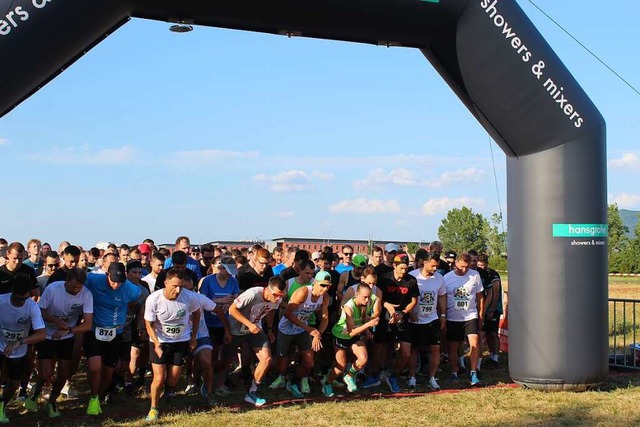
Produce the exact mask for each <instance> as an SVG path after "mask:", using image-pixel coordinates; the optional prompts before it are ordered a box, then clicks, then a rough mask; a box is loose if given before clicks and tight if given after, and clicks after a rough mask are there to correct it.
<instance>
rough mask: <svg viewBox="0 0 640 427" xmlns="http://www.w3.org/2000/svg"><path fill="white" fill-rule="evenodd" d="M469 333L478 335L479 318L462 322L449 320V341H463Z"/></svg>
mask: <svg viewBox="0 0 640 427" xmlns="http://www.w3.org/2000/svg"><path fill="white" fill-rule="evenodd" d="M468 335H478V319H471V320H467V321H462V322H454V321H451V320H447V341H449V342H462V341H464V340H465V338H466V337H467V336H468Z"/></svg>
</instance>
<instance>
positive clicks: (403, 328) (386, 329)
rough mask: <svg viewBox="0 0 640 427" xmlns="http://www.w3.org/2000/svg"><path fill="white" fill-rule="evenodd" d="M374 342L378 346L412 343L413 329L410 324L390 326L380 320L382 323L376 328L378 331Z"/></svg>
mask: <svg viewBox="0 0 640 427" xmlns="http://www.w3.org/2000/svg"><path fill="white" fill-rule="evenodd" d="M373 341H374V342H375V343H378V344H384V343H393V342H396V341H400V342H409V343H410V342H411V328H410V324H409V323H408V322H406V321H403V322H402V323H399V324H394V325H390V324H389V323H388V322H386V321H385V322H383V321H382V319H380V323H378V326H376V330H375V332H374V333H373Z"/></svg>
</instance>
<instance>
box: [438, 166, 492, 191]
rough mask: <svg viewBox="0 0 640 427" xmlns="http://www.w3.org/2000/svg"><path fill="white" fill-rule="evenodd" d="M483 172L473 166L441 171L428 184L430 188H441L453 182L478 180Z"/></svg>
mask: <svg viewBox="0 0 640 427" xmlns="http://www.w3.org/2000/svg"><path fill="white" fill-rule="evenodd" d="M484 174H485V172H484V171H483V170H482V169H478V168H475V167H471V168H466V169H459V170H457V171H449V172H445V173H443V174H442V175H440V177H439V178H438V179H436V180H434V181H432V182H431V185H430V186H431V187H432V188H442V187H446V186H451V185H454V184H463V183H469V182H478V181H480V179H481V178H482V177H483V176H484Z"/></svg>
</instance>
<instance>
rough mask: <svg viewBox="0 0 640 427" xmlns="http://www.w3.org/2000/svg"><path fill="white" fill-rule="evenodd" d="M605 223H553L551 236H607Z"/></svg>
mask: <svg viewBox="0 0 640 427" xmlns="http://www.w3.org/2000/svg"><path fill="white" fill-rule="evenodd" d="M608 235H609V226H608V225H607V224H553V237H607V236H608Z"/></svg>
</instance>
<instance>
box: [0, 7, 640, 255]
mask: <svg viewBox="0 0 640 427" xmlns="http://www.w3.org/2000/svg"><path fill="white" fill-rule="evenodd" d="M535 2H536V4H538V5H539V6H540V7H541V8H543V9H544V10H546V11H547V12H548V13H549V14H550V15H551V16H552V17H554V18H555V19H556V20H557V21H559V22H560V23H561V24H562V25H563V26H564V27H565V28H566V29H568V30H569V31H570V32H571V33H572V34H574V35H575V36H576V37H577V38H578V39H580V40H581V41H582V42H583V43H584V44H585V45H587V46H588V47H589V48H590V49H591V50H592V51H594V52H596V53H597V54H598V55H599V56H600V57H601V58H602V59H603V60H604V61H605V62H607V63H608V64H609V65H610V66H611V67H612V68H614V69H615V70H616V71H617V72H619V73H620V74H621V75H623V76H625V77H626V78H627V79H628V80H629V81H630V82H631V83H632V84H634V85H635V86H636V87H638V86H640V79H639V78H638V62H639V59H638V58H639V56H640V55H639V52H638V51H639V48H638V41H639V40H640V28H639V26H638V25H637V22H636V21H637V17H638V16H640V2H638V1H635V0H634V1H632V0H623V1H618V2H615V3H609V2H606V3H605V2H602V1H595V0H563V1H557V0H535ZM518 3H519V4H520V5H521V6H522V8H523V9H524V10H525V12H526V13H527V15H528V16H529V17H530V19H531V20H532V21H533V22H534V24H535V25H536V26H537V27H538V29H539V30H540V31H541V33H542V34H543V36H544V37H545V38H546V39H547V41H548V42H549V44H550V45H551V46H552V47H553V49H554V50H555V51H556V52H557V53H558V55H559V56H560V58H561V59H562V60H563V61H564V62H565V64H566V65H567V67H568V68H569V70H570V71H571V72H572V73H573V74H574V76H575V77H576V79H577V80H578V82H579V83H580V84H581V85H582V87H583V88H584V89H585V91H586V92H587V94H589V96H590V97H591V98H592V100H593V101H594V102H595V104H596V106H597V107H598V108H599V109H600V111H601V112H602V114H603V115H604V117H605V119H606V120H607V126H608V150H607V153H608V162H609V177H608V185H609V189H608V193H609V201H610V202H614V201H615V202H617V203H618V204H619V206H620V207H622V208H629V209H639V208H640V187H638V185H637V181H638V178H640V145H639V144H638V137H637V135H638V134H639V133H640V120H639V117H638V111H640V96H639V95H638V94H636V93H634V92H633V91H632V90H631V89H630V88H628V87H627V86H625V85H624V83H622V82H621V81H620V80H618V79H617V78H616V77H615V76H613V74H611V73H610V72H609V71H607V70H606V69H605V68H604V67H603V66H602V65H601V64H599V63H598V62H597V61H596V60H595V59H593V58H592V57H591V56H590V55H589V54H588V53H587V52H585V51H584V50H583V49H582V48H581V47H579V46H578V45H577V44H576V43H575V42H574V41H572V40H571V39H570V38H569V37H568V36H566V35H565V34H564V33H562V31H561V30H560V29H558V28H557V27H556V26H554V25H553V24H552V23H551V22H550V21H549V20H548V19H547V18H545V17H544V16H543V15H542V14H540V12H538V11H537V10H536V9H535V8H534V7H533V6H531V4H530V3H529V1H528V0H518ZM614 4H615V7H614V6H613V5H614ZM168 28H169V24H167V23H162V22H153V21H143V20H132V21H131V22H129V23H128V24H126V25H125V26H124V27H123V28H121V29H120V30H119V31H117V32H116V33H115V34H113V35H111V36H110V37H109V38H108V39H107V40H105V41H104V42H102V43H101V44H100V45H98V46H97V47H96V48H94V49H93V50H92V51H90V52H89V53H88V54H87V55H85V56H84V57H83V58H82V59H81V60H80V61H78V62H77V63H76V64H74V65H73V66H72V67H71V68H70V69H69V70H67V71H65V72H64V73H63V74H62V75H61V76H59V77H58V78H57V79H55V80H53V81H52V82H51V83H49V84H48V85H47V86H46V87H45V88H43V89H42V90H40V91H39V92H38V93H36V94H35V95H34V96H32V97H31V98H29V99H28V100H27V101H26V102H24V103H23V104H21V105H20V106H19V107H18V108H16V109H15V110H13V111H12V112H11V113H9V114H8V115H7V116H5V117H4V118H2V119H0V159H2V164H3V168H4V177H5V185H4V186H3V190H2V199H3V209H2V215H1V217H0V218H1V219H0V236H3V237H5V238H7V239H8V240H20V241H27V240H28V239H29V238H31V237H39V238H41V239H43V240H46V241H49V242H51V243H52V244H54V245H57V243H58V242H59V241H60V240H63V239H66V240H70V241H72V242H74V243H78V244H82V245H85V246H89V245H93V244H95V243H96V242H97V241H105V240H108V241H115V242H123V241H126V242H136V241H141V240H142V239H144V238H145V237H152V238H154V239H155V241H156V242H168V241H172V240H174V239H175V237H176V236H178V235H181V234H186V235H189V236H191V238H192V240H193V241H198V242H200V241H208V240H217V239H225V240H226V239H233V240H239V239H255V238H260V239H266V240H268V239H271V238H275V237H282V236H304V237H316V238H326V239H336V238H358V239H366V238H373V239H377V240H386V241H393V240H431V239H435V238H437V228H438V225H439V224H440V221H441V219H442V218H443V217H444V215H445V214H446V212H447V210H448V209H451V208H453V207H460V206H462V205H466V206H470V207H472V208H473V209H474V210H475V211H479V212H481V213H483V214H485V215H487V216H490V215H491V213H493V212H498V210H499V203H498V196H497V194H496V185H495V183H494V171H493V166H492V160H491V148H493V157H494V161H495V168H496V169H495V171H496V174H497V177H498V186H497V192H498V193H499V195H500V200H501V203H502V210H503V211H505V212H506V182H505V156H504V154H503V153H502V152H501V151H500V149H499V148H498V147H497V145H495V144H494V143H493V142H492V141H491V140H490V138H489V136H488V135H487V134H486V132H485V131H484V129H482V128H481V126H480V125H479V124H478V123H477V122H476V121H475V120H474V119H473V118H472V116H471V114H470V113H469V112H468V111H467V110H466V108H465V107H464V106H463V105H462V103H461V102H460V101H459V100H458V99H457V97H456V96H455V95H454V94H453V92H452V91H451V90H450V89H449V87H448V86H446V84H445V83H444V82H443V81H442V79H441V78H440V77H439V76H438V75H437V73H436V72H435V71H434V70H433V69H432V68H431V66H430V64H429V63H428V62H427V61H426V59H425V58H424V57H423V56H422V54H421V53H420V52H419V51H417V50H414V49H404V48H385V47H376V46H368V45H359V44H354V43H345V42H336V41H323V40H314V39H303V38H290V39H289V38H286V37H283V36H273V35H266V34H258V33H250V32H241V31H232V30H223V29H216V28H206V27H196V28H195V30H194V31H193V32H191V33H188V34H175V33H171V32H169V31H168ZM17 178H19V179H17Z"/></svg>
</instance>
